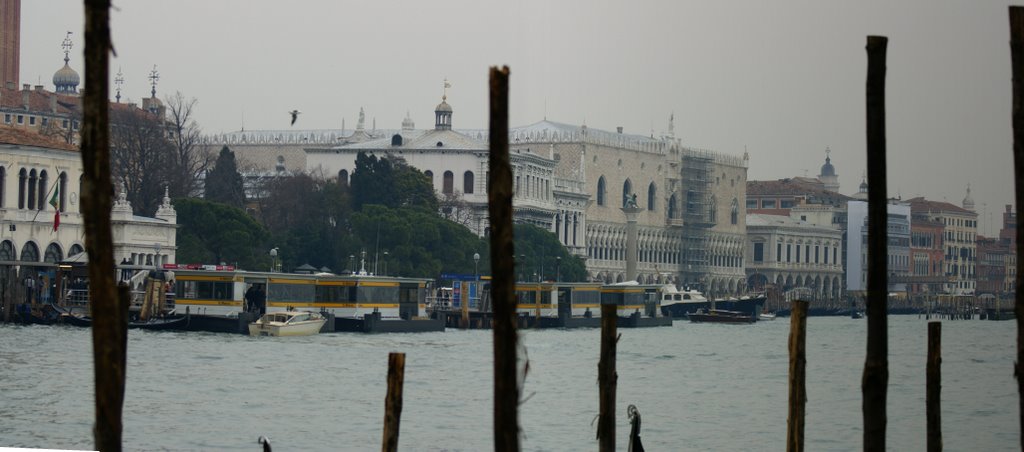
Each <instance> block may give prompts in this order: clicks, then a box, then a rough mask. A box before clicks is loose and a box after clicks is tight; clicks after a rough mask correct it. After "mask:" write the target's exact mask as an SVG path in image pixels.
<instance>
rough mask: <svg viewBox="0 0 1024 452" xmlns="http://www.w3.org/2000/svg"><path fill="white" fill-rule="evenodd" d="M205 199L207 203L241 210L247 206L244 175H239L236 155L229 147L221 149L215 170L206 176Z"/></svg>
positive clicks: (214, 166)
mask: <svg viewBox="0 0 1024 452" xmlns="http://www.w3.org/2000/svg"><path fill="white" fill-rule="evenodd" d="M205 198H206V200H207V201H214V202H219V203H222V204H227V205H229V206H232V207H237V208H240V209H241V208H243V207H244V206H245V187H244V185H243V183H242V175H241V174H239V173H238V163H237V162H236V161H235V153H234V152H231V150H230V149H228V147H227V146H224V147H223V148H221V150H220V155H218V156H217V162H216V163H215V164H214V165H213V169H211V170H210V172H209V173H207V174H206V194H205Z"/></svg>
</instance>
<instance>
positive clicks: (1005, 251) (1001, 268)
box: [975, 235, 1010, 298]
mask: <svg viewBox="0 0 1024 452" xmlns="http://www.w3.org/2000/svg"><path fill="white" fill-rule="evenodd" d="M975 245H976V246H977V252H978V261H977V272H978V273H977V290H976V292H975V293H976V294H978V295H992V296H994V297H996V298H1005V297H1006V296H1007V294H1008V293H1010V291H1009V290H1007V286H1006V271H1007V261H1009V258H1010V246H1009V245H1010V244H1009V242H1006V241H1002V240H1000V239H998V238H993V237H983V236H980V235H979V236H978V238H977V240H976V241H975Z"/></svg>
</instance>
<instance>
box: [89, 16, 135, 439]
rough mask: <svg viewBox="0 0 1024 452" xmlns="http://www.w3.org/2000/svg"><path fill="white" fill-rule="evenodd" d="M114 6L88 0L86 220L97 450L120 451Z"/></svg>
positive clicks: (123, 300) (122, 294)
mask: <svg viewBox="0 0 1024 452" xmlns="http://www.w3.org/2000/svg"><path fill="white" fill-rule="evenodd" d="M112 49H113V46H112V44H111V41H110V0H85V52H84V53H85V93H84V94H83V95H82V129H81V140H82V171H83V175H82V176H83V177H82V190H81V192H82V193H81V201H82V218H83V224H84V226H85V249H86V252H88V253H89V299H90V300H92V303H91V306H92V317H93V323H92V347H93V360H94V365H93V369H94V380H95V384H96V425H95V426H94V431H93V433H94V436H95V441H96V449H97V450H101V451H105V452H109V451H120V450H121V433H122V423H121V417H122V410H123V407H124V388H125V361H126V356H127V353H126V351H127V346H128V289H127V287H121V289H120V290H118V288H117V286H116V282H115V281H114V272H113V271H112V270H111V269H113V268H114V265H115V262H114V251H113V250H114V246H113V237H112V233H111V229H110V209H111V207H112V202H113V199H114V187H113V185H112V184H111V181H110V126H109V122H108V118H109V115H108V110H109V108H110V107H109V100H108V99H109V98H110V97H109V88H108V86H109V62H110V52H111V50H112Z"/></svg>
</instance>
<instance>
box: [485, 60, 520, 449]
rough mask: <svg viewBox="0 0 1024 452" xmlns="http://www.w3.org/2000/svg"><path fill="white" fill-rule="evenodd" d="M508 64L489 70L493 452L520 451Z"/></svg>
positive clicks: (488, 198)
mask: <svg viewBox="0 0 1024 452" xmlns="http://www.w3.org/2000/svg"><path fill="white" fill-rule="evenodd" d="M508 79H509V70H508V66H504V67H502V68H501V69H499V68H496V67H492V68H491V71H490V97H491V121H490V122H491V124H490V146H491V158H490V160H489V163H488V169H489V170H490V172H491V177H490V181H489V183H488V187H487V200H488V205H487V209H488V213H490V215H491V271H492V272H493V279H492V280H491V290H492V292H491V293H492V295H493V296H494V309H493V310H494V323H493V329H494V450H495V451H516V452H518V451H519V385H518V379H517V378H516V342H517V341H518V337H517V334H518V333H517V331H516V307H515V275H514V272H515V268H514V263H513V259H514V256H515V255H516V254H515V249H513V246H512V167H511V164H510V163H509V156H508Z"/></svg>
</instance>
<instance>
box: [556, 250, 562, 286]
mask: <svg viewBox="0 0 1024 452" xmlns="http://www.w3.org/2000/svg"><path fill="white" fill-rule="evenodd" d="M561 269H562V257H561V256H555V282H561V279H560V277H561V274H560V273H559V272H560V271H561Z"/></svg>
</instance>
